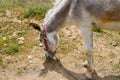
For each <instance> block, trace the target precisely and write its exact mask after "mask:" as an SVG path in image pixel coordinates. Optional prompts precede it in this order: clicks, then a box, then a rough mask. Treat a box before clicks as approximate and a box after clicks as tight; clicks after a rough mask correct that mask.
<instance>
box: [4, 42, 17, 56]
mask: <svg viewBox="0 0 120 80" xmlns="http://www.w3.org/2000/svg"><path fill="white" fill-rule="evenodd" d="M18 51H19V47H18V45H17V44H16V43H10V44H9V46H8V47H7V48H6V49H5V50H4V52H5V53H7V54H14V53H16V52H18Z"/></svg>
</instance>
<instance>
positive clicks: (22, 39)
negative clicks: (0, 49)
mask: <svg viewBox="0 0 120 80" xmlns="http://www.w3.org/2000/svg"><path fill="white" fill-rule="evenodd" d="M17 40H19V41H24V40H25V39H24V37H20V38H17Z"/></svg>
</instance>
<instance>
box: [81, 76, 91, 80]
mask: <svg viewBox="0 0 120 80" xmlns="http://www.w3.org/2000/svg"><path fill="white" fill-rule="evenodd" d="M83 80H93V79H90V78H88V77H87V76H84V78H83Z"/></svg>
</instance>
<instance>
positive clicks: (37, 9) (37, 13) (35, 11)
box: [24, 2, 51, 19]
mask: <svg viewBox="0 0 120 80" xmlns="http://www.w3.org/2000/svg"><path fill="white" fill-rule="evenodd" d="M50 7H51V4H50V3H44V2H42V3H39V4H37V3H32V4H30V5H28V6H27V7H26V9H25V12H24V17H25V18H29V17H39V18H40V19H42V18H43V17H44V16H45V13H46V12H47V11H48V9H49V8H50Z"/></svg>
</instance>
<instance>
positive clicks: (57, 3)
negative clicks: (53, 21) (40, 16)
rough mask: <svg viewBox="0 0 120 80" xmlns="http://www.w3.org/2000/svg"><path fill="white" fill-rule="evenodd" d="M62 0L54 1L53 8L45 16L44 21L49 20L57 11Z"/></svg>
mask: <svg viewBox="0 0 120 80" xmlns="http://www.w3.org/2000/svg"><path fill="white" fill-rule="evenodd" d="M61 1H62V0H54V2H53V7H52V8H51V9H49V10H48V12H47V13H46V15H45V18H44V21H45V22H46V21H47V20H48V18H49V16H50V15H51V14H52V12H53V11H54V10H55V8H56V7H57V6H58V5H59V4H60V2H61Z"/></svg>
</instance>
